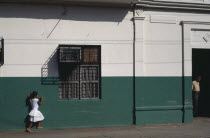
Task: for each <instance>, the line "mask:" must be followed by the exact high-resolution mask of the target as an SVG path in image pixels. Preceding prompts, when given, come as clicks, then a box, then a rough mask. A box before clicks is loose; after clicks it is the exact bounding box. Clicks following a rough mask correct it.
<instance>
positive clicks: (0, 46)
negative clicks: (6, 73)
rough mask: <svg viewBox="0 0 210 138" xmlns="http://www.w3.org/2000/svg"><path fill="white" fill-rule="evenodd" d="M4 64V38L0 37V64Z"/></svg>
mask: <svg viewBox="0 0 210 138" xmlns="http://www.w3.org/2000/svg"><path fill="white" fill-rule="evenodd" d="M3 64H4V39H3V38H2V37H0V66H2V65H3Z"/></svg>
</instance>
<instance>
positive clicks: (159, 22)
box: [136, 10, 210, 76]
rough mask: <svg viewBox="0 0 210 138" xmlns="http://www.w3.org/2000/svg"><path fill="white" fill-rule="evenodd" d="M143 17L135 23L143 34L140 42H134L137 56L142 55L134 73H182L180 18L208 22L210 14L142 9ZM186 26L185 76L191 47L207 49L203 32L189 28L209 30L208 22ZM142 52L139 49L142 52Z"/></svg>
mask: <svg viewBox="0 0 210 138" xmlns="http://www.w3.org/2000/svg"><path fill="white" fill-rule="evenodd" d="M140 13H141V14H140V15H138V16H140V17H145V19H144V20H141V21H139V23H138V24H137V26H138V28H141V26H143V27H142V28H141V30H138V31H137V35H140V36H141V35H143V38H142V39H143V40H142V42H143V44H141V43H140V42H138V41H137V42H136V50H137V51H136V58H138V56H139V55H143V57H142V58H141V59H142V60H141V63H140V62H138V61H136V75H137V76H182V26H181V25H180V22H181V21H199V22H210V15H209V14H205V13H203V14H202V13H193V12H172V11H168V10H167V11H164V10H162V11H160V10H157V11H149V10H147V11H141V12H140ZM189 26H190V27H189V28H188V29H185V30H184V31H185V38H184V41H185V42H186V43H185V49H184V64H185V71H184V75H185V76H191V75H192V64H191V62H192V61H191V60H192V55H191V52H192V51H191V50H192V48H199V47H200V48H204V47H205V48H210V45H208V44H207V43H206V42H205V41H204V40H203V38H202V37H203V35H204V34H205V33H207V32H208V31H209V30H207V31H206V32H203V33H201V32H197V36H196V32H195V31H194V32H192V31H191V28H193V26H194V27H195V28H205V29H209V28H210V26H209V25H201V24H200V25H199V24H198V25H197V26H195V25H189ZM141 50H142V51H143V52H142V51H141ZM140 68H141V69H140Z"/></svg>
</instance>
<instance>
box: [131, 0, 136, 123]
mask: <svg viewBox="0 0 210 138" xmlns="http://www.w3.org/2000/svg"><path fill="white" fill-rule="evenodd" d="M131 7H132V9H133V19H132V21H133V124H134V125H136V74H135V68H136V66H135V62H136V59H135V56H136V55H135V51H136V50H135V46H136V24H135V9H136V5H135V4H132V3H131Z"/></svg>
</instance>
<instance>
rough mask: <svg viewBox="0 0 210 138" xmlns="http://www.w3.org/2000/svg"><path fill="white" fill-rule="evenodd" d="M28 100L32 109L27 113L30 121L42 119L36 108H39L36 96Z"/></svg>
mask: <svg viewBox="0 0 210 138" xmlns="http://www.w3.org/2000/svg"><path fill="white" fill-rule="evenodd" d="M30 102H31V107H32V110H31V112H30V113H29V115H30V121H31V122H38V121H42V120H44V116H43V115H42V113H41V112H40V111H39V110H38V108H39V105H38V102H39V99H37V98H34V99H31V100H30Z"/></svg>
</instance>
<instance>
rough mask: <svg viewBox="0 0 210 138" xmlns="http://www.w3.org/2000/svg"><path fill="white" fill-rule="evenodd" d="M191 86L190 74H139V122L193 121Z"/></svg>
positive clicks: (137, 100)
mask: <svg viewBox="0 0 210 138" xmlns="http://www.w3.org/2000/svg"><path fill="white" fill-rule="evenodd" d="M191 87H192V79H191V77H185V78H182V77H137V78H136V88H135V89H136V124H137V125H144V124H157V123H182V122H183V123H184V122H192V118H193V117H192V90H191V89H192V88H191ZM183 92H184V93H183Z"/></svg>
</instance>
